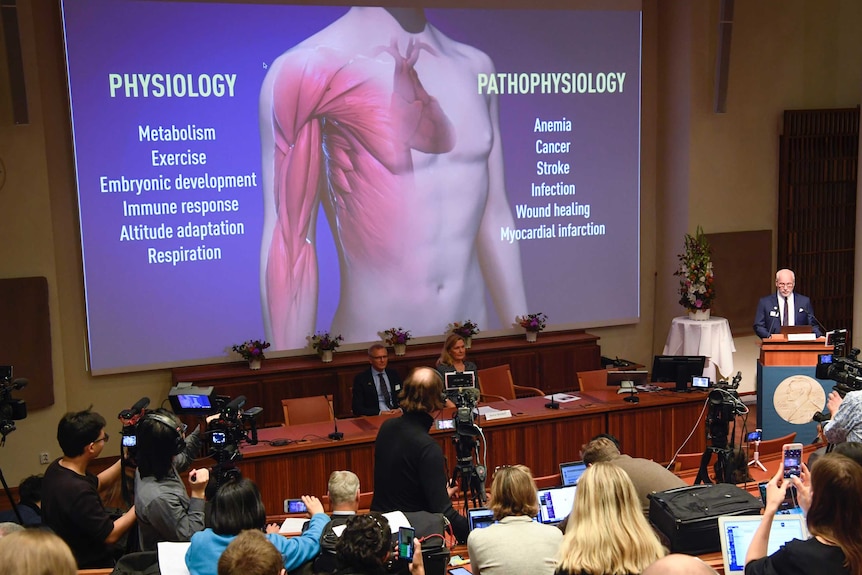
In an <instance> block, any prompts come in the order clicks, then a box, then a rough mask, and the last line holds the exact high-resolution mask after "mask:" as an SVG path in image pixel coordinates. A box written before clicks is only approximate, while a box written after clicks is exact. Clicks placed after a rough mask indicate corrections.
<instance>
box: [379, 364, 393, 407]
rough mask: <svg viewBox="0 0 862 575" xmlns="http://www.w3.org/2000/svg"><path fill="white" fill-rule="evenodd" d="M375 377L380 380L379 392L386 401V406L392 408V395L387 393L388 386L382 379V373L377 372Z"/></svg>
mask: <svg viewBox="0 0 862 575" xmlns="http://www.w3.org/2000/svg"><path fill="white" fill-rule="evenodd" d="M377 378H378V379H379V380H380V393H382V394H383V401H384V403H386V407H388V408H390V409H391V408H392V396H391V395H389V386H388V385H386V380H385V379H383V374H382V373H378V374H377Z"/></svg>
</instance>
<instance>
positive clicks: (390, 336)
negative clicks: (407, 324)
mask: <svg viewBox="0 0 862 575" xmlns="http://www.w3.org/2000/svg"><path fill="white" fill-rule="evenodd" d="M383 335H385V336H386V338H385V340H384V341H385V342H386V345H395V344H396V343H398V344H406V343H407V341H408V340H410V339H413V336H412V335H410V330H409V329H404V328H403V327H390V328H389V329H387V330H386V331H384V332H383Z"/></svg>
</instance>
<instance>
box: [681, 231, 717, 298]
mask: <svg viewBox="0 0 862 575" xmlns="http://www.w3.org/2000/svg"><path fill="white" fill-rule="evenodd" d="M710 255H711V253H710V247H709V241H708V240H707V239H706V235H705V234H704V233H703V230H702V229H701V227H700V226H697V231H696V232H695V235H693V236H692V235H691V234H686V235H685V250H684V251H683V253H681V254H678V255H677V258H678V259H679V269H678V270H677V271H675V272H674V273H673V275H675V276H679V295H680V298H679V304H680V305H681V306H683V307H684V308H686V309H687V310H690V311H697V310H707V309H709V308H710V307H711V306H712V302H713V300H714V299H715V288H714V287H713V274H712V260H711V259H710Z"/></svg>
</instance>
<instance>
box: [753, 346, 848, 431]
mask: <svg viewBox="0 0 862 575" xmlns="http://www.w3.org/2000/svg"><path fill="white" fill-rule="evenodd" d="M825 343H826V339H825V338H822V337H821V338H817V339H816V340H811V341H790V340H788V339H787V336H785V335H780V334H776V335H773V336H772V337H770V338H767V339H764V340H763V341H762V342H761V345H760V358H759V359H758V361H757V421H758V424H759V425H760V427H761V428H762V429H763V439H774V438H776V437H781V436H783V435H787V434H789V433H793V432H796V435H797V437H798V438H799V439H798V440H799V441H801V442H802V443H808V442H809V441H814V438H815V437H816V435H817V423H816V422H814V421H813V420H812V419H811V417H812V416H813V415H814V414H815V413H817V412H818V411H823V409H824V408H825V407H826V405H825V396H826V395H828V394H829V391H830V390H831V389H832V383H831V382H829V381H820V380H818V379H816V378H815V376H814V374H815V367H816V365H817V359H818V356H819V355H820V354H824V353H832V352H833V347H832V346H826V345H825ZM818 387H819V389H822V390H823V395H822V396H821V395H820V394H819V390H818ZM776 392H778V394H777V396H776ZM821 397H822V401H821ZM788 418H789V419H790V421H788Z"/></svg>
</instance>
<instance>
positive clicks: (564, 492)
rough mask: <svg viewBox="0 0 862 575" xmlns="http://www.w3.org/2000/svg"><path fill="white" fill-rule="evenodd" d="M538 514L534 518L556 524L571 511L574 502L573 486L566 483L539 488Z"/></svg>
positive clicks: (541, 521) (548, 523)
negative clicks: (559, 485) (560, 485)
mask: <svg viewBox="0 0 862 575" xmlns="http://www.w3.org/2000/svg"><path fill="white" fill-rule="evenodd" d="M537 495H538V496H539V515H538V516H537V517H536V519H537V520H538V521H539V522H540V523H544V524H546V525H556V524H557V523H559V522H560V521H562V520H563V519H565V518H566V517H567V516H568V515H569V513H571V512H572V506H573V505H574V504H575V486H574V485H566V486H563V487H553V488H551V489H539V491H538V492H537Z"/></svg>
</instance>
